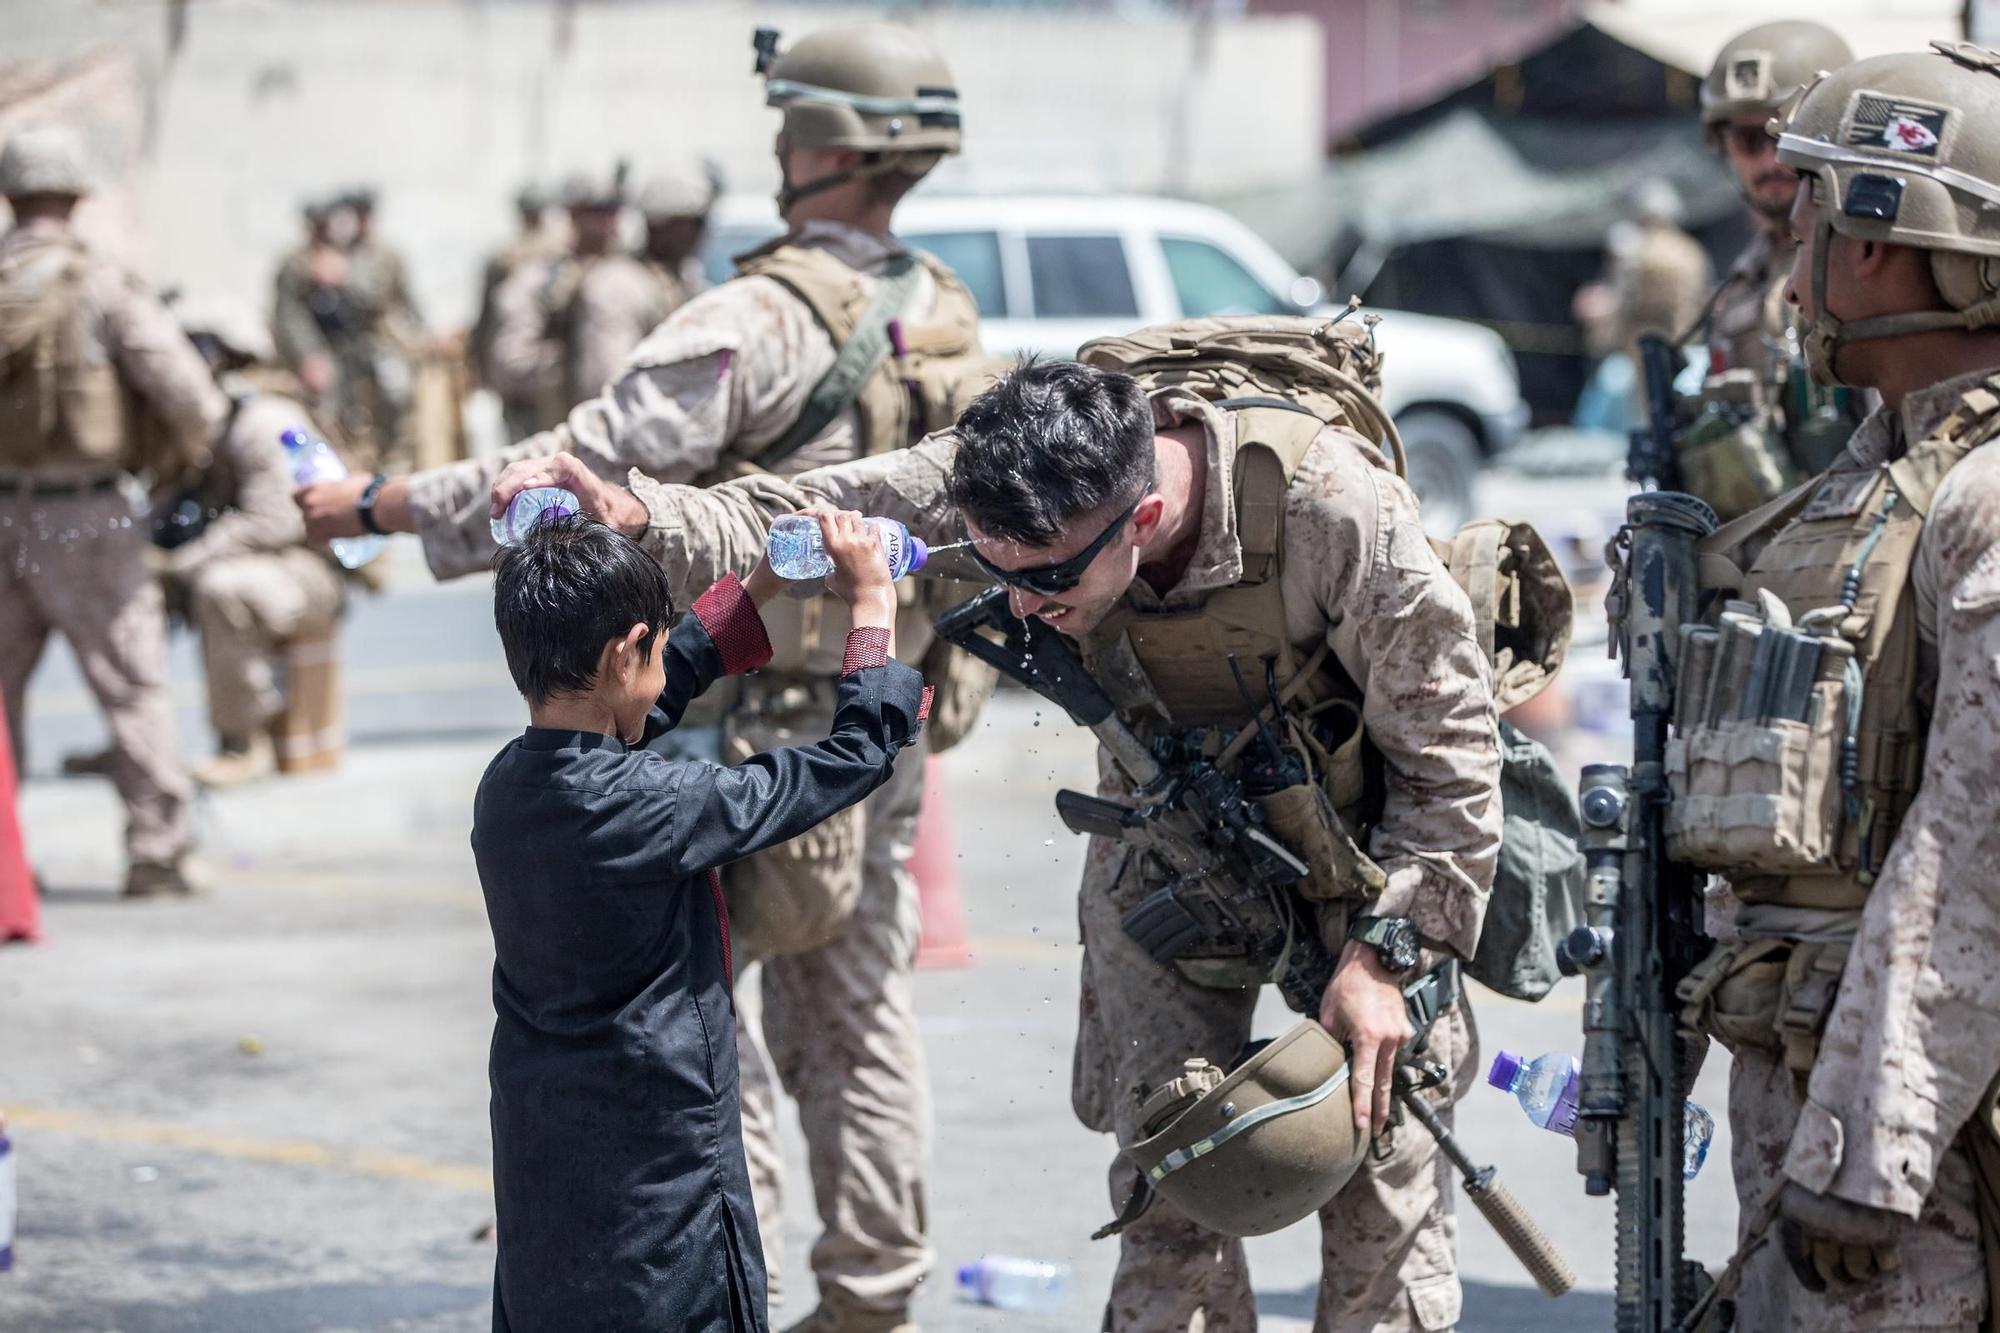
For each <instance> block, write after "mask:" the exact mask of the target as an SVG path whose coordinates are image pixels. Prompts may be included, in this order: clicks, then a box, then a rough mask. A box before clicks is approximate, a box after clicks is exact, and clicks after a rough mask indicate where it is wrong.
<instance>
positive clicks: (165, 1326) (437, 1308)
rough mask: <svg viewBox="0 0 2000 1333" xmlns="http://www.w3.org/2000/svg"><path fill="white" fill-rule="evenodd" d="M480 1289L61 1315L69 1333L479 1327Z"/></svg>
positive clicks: (270, 1295) (356, 1285) (83, 1308)
mask: <svg viewBox="0 0 2000 1333" xmlns="http://www.w3.org/2000/svg"><path fill="white" fill-rule="evenodd" d="M491 1295H492V1291H491V1290H490V1289H489V1288H487V1287H483V1286H480V1287H468V1286H454V1285H451V1284H448V1283H443V1282H403V1283H396V1282H366V1283H364V1282H322V1283H313V1284H308V1285H305V1286H297V1287H269V1288H266V1289H264V1290H262V1291H210V1292H207V1293H205V1294H203V1295H201V1296H197V1297H193V1298H191V1299H189V1300H184V1301H181V1300H176V1301H130V1302H117V1303H107V1304H104V1305H98V1306H88V1305H85V1304H82V1303H79V1305H78V1306H77V1307H75V1308H73V1309H69V1310H66V1311H65V1312H64V1314H63V1319H64V1321H65V1323H66V1325H67V1326H68V1327H71V1328H115V1329H118V1330H120V1333H308V1330H313V1329H335V1328H340V1329H348V1328H381V1327H384V1326H394V1327H402V1326H404V1321H409V1320H419V1319H422V1320H433V1319H439V1318H441V1317H443V1316H447V1315H452V1314H462V1315H463V1316H464V1319H463V1320H462V1321H461V1320H456V1319H454V1320H451V1321H449V1323H448V1324H426V1325H425V1327H426V1328H443V1327H449V1328H453V1329H459V1328H464V1329H473V1328H484V1327H486V1326H487V1322H488V1316H486V1313H485V1310H486V1302H487V1300H488V1298H489V1297H490V1296H491Z"/></svg>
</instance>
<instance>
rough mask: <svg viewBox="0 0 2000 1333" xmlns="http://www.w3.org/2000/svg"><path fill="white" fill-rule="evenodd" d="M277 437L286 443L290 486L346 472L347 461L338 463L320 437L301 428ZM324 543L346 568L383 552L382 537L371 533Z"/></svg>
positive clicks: (344, 474) (341, 474)
mask: <svg viewBox="0 0 2000 1333" xmlns="http://www.w3.org/2000/svg"><path fill="white" fill-rule="evenodd" d="M278 439H279V442H280V443H282V444H283V445H284V446H285V458H286V460H287V461H288V462H290V463H291V465H292V484H293V485H295V486H310V485H312V484H313V483H314V482H318V481H339V480H340V479H341V478H342V477H345V476H346V475H347V464H345V463H343V462H341V461H340V455H339V454H337V453H335V452H334V451H333V446H332V445H330V444H328V443H327V442H326V441H325V440H322V439H321V438H319V436H317V435H313V434H310V433H308V432H306V431H302V430H288V431H286V432H285V433H284V434H283V435H280V436H279V437H278ZM327 545H328V546H329V547H331V548H332V550H333V558H334V559H335V560H338V561H339V562H340V563H341V564H342V565H344V566H345V567H347V568H348V569H359V568H361V567H362V566H363V565H365V564H367V563H368V562H369V561H370V560H373V559H374V558H375V557H376V556H378V555H380V554H382V538H381V536H380V535H379V534H377V533H373V532H370V533H364V534H363V535H361V536H359V537H335V538H334V539H333V540H332V541H330V542H328V543H327Z"/></svg>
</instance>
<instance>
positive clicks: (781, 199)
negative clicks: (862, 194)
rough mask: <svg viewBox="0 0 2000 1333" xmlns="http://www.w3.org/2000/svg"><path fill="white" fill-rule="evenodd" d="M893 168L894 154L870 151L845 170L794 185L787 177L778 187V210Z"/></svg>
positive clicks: (894, 162) (781, 165)
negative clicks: (861, 159)
mask: <svg viewBox="0 0 2000 1333" xmlns="http://www.w3.org/2000/svg"><path fill="white" fill-rule="evenodd" d="M895 168H896V157H895V155H894V154H890V153H870V154H869V155H868V156H867V158H866V159H864V160H863V161H862V162H860V163H859V164H858V165H856V166H852V167H849V168H848V169H847V170H845V171H835V172H830V173H828V174H827V175H824V176H821V177H820V178H819V179H818V180H810V181H807V182H806V183H805V184H803V185H794V184H792V182H791V180H790V179H789V178H787V179H786V180H785V181H784V183H783V184H782V185H780V186H779V187H778V212H779V213H781V214H782V213H783V212H784V211H785V210H786V209H788V208H790V207H791V206H792V205H793V204H795V203H797V202H798V201H799V200H801V199H810V198H811V197H812V196H814V195H816V194H820V193H823V192H824V191H827V190H831V189H835V188H837V187H839V186H842V185H845V184H847V183H848V182H849V181H856V180H867V179H868V178H869V177H871V176H883V175H887V174H888V173H889V172H891V171H893V170H895ZM783 169H784V167H783V162H782V159H781V160H780V165H779V170H780V171H782V170H783Z"/></svg>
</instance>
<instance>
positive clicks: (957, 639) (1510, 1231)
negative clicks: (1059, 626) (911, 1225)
mask: <svg viewBox="0 0 2000 1333" xmlns="http://www.w3.org/2000/svg"><path fill="white" fill-rule="evenodd" d="M1006 596H1007V593H1006V589H1004V588H997V587H996V588H988V589H987V590H986V591H984V592H982V593H980V594H978V595H977V596H975V597H973V598H972V599H971V600H970V601H967V602H962V603H960V604H959V605H957V606H955V607H953V608H952V609H951V610H949V611H947V612H945V613H944V614H943V615H942V616H940V617H939V618H938V621H937V631H938V635H939V637H941V638H943V639H946V640H948V641H949V642H951V643H954V644H957V645H958V646H959V647H960V648H963V649H965V650H966V651H967V652H969V653H971V654H972V655H973V656H975V657H978V658H979V659H981V660H982V661H985V662H987V663H989V664H991V665H992V666H994V667H995V668H997V669H998V670H999V671H1000V672H1001V674H1003V675H1005V676H1007V677H1009V678H1010V679H1012V680H1015V681H1018V682H1020V683H1021V684H1023V685H1025V686H1027V687H1028V688H1029V689H1031V690H1033V691H1034V692H1035V693H1037V694H1039V695H1041V696H1042V697H1043V698H1044V699H1047V700H1048V701H1049V702H1051V703H1053V704H1055V705H1056V706H1057V707H1059V708H1061V709H1063V710H1064V711H1066V712H1067V713H1069V715H1070V716H1071V717H1072V718H1074V719H1075V720H1076V721H1078V722H1080V723H1082V724H1083V725H1084V726H1086V727H1089V728H1090V730H1091V731H1092V732H1094V733H1095V734H1096V736H1097V738H1098V740H1099V741H1101V742H1102V743H1103V744H1104V747H1105V749H1106V750H1107V751H1108V752H1109V753H1110V754H1111V757H1112V759H1113V761H1114V762H1115V763H1116V764H1117V765H1118V767H1119V768H1120V769H1121V770H1123V771H1124V773H1125V775H1126V777H1128V778H1129V779H1131V781H1132V784H1133V787H1134V788H1135V790H1136V793H1137V796H1138V803H1137V804H1136V805H1133V806H1124V805H1118V804H1115V803H1114V802H1111V801H1105V800H1100V799H1098V798H1097V797H1094V796H1085V795H1083V794H1082V793H1081V792H1074V791H1062V792H1058V793H1056V811H1057V813H1058V814H1060V815H1061V816H1062V821H1063V823H1065V824H1067V825H1068V826H1069V828H1070V830H1071V831H1072V832H1076V833H1094V834H1096V835H1098V836H1099V837H1105V838H1113V839H1116V840H1118V841H1119V842H1122V843H1125V844H1126V845H1127V846H1129V847H1131V848H1133V849H1134V850H1135V851H1137V852H1138V853H1140V854H1141V855H1143V856H1147V857H1150V858H1152V859H1153V860H1155V861H1156V862H1157V863H1158V864H1159V865H1160V866H1161V867H1163V868H1164V869H1165V870H1166V871H1167V872H1168V874H1169V876H1170V878H1169V879H1168V882H1167V883H1166V885H1165V886H1164V887H1162V888H1159V889H1156V890H1154V891H1153V892H1152V893H1151V894H1149V895H1148V896H1147V897H1146V898H1145V900H1144V901H1142V902H1141V903H1140V904H1139V905H1138V906H1137V907H1135V908H1133V909H1132V910H1131V911H1130V912H1128V913H1126V915H1125V918H1124V920H1123V922H1121V924H1122V925H1123V926H1124V928H1125V932H1126V933H1127V934H1129V935H1131V936H1132V937H1133V938H1134V939H1135V940H1137V941H1138V942H1139V944H1140V945H1141V946H1142V947H1143V948H1144V949H1145V950H1146V952H1147V953H1148V954H1149V955H1150V956H1151V957H1152V958H1153V959H1154V960H1156V961H1158V962H1161V963H1171V962H1174V961H1176V960H1178V959H1181V958H1186V957H1193V956H1197V955H1198V954H1214V955H1228V956H1248V957H1250V958H1252V959H1254V960H1256V962H1257V963H1258V964H1259V965H1260V966H1263V967H1267V968H1268V969H1269V971H1270V976H1271V978H1272V980H1273V981H1274V982H1275V983H1276V985H1277V987H1278V989H1279V991H1280V992H1281V993H1282V994H1283V995H1284V997H1285V1003H1286V1004H1288V1005H1289V1006H1291V1008H1292V1009H1294V1010H1296V1011H1297V1012H1299V1013H1302V1014H1308V1015H1312V1016H1315V1017H1316V1016H1317V1015H1318V1014H1319V1006H1320V1000H1321V998H1322V997H1323V996H1324V995H1325V993H1326V988H1327V985H1328V984H1329V983H1330V982H1331V981H1332V980H1333V970H1334V964H1335V962H1336V961H1337V960H1336V959H1335V958H1334V956H1333V954H1332V953H1331V952H1330V951H1328V949H1327V947H1326V946H1325V944H1323V943H1322V942H1321V940H1320V935H1319V931H1318V928H1317V923H1316V922H1314V921H1313V919H1312V914H1311V908H1310V906H1309V905H1308V904H1307V903H1305V902H1304V901H1303V900H1302V899H1301V898H1300V897H1299V896H1298V894H1297V893H1295V892H1294V891H1293V889H1292V886H1293V885H1295V884H1297V883H1298V881H1300V880H1302V879H1304V878H1305V877H1306V875H1307V874H1308V873H1309V871H1310V868H1309V867H1308V866H1307V865H1306V864H1305V863H1304V862H1303V861H1301V860H1299V858H1298V857H1296V856H1294V855H1293V854H1292V853H1291V852H1290V851H1288V850H1287V849H1286V848H1285V847H1284V846H1283V844H1281V843H1279V842H1278V841H1277V840H1276V839H1275V838H1273V837H1272V836H1271V835H1270V834H1268V833H1266V832H1265V831H1264V829H1263V828H1262V821H1263V810H1262V807H1261V806H1260V805H1259V804H1258V802H1257V800H1256V799H1255V798H1254V797H1253V796H1252V795H1251V794H1249V793H1248V792H1247V791H1246V789H1245V785H1244V783H1243V782H1242V781H1241V780H1239V779H1238V778H1236V777H1233V776H1231V775H1230V774H1228V773H1225V772H1223V771H1222V769H1220V768H1219V767H1217V766H1216V765H1215V764H1213V763H1211V762H1209V761H1208V760H1207V759H1205V758H1200V757H1193V756H1187V755H1185V754H1178V753H1174V752H1173V747H1171V745H1162V746H1161V747H1160V753H1156V752H1155V749H1154V748H1153V747H1150V746H1148V745H1146V744H1145V743H1144V742H1143V741H1141V740H1140V739H1139V738H1138V736H1136V735H1135V734H1134V733H1133V731H1132V729H1131V728H1130V727H1128V726H1126V725H1125V724H1124V723H1123V722H1121V721H1119V720H1118V717H1117V714H1116V708H1115V706H1114V705H1113V703H1112V701H1111V697H1110V696H1109V695H1108V694H1106V693H1105V691H1104V689H1103V687H1102V686H1100V685H1099V684H1098V683H1097V682H1096V681H1095V680H1093V679H1092V678H1091V676H1090V673H1089V672H1088V671H1086V670H1085V669H1084V666H1083V662H1082V661H1081V659H1080V658H1079V657H1078V656H1077V654H1076V651H1075V650H1074V649H1073V648H1072V647H1070V645H1069V643H1068V642H1067V641H1066V640H1064V638H1063V637H1062V635H1061V634H1059V633H1057V632H1056V631H1055V630H1053V629H1050V628H1049V627H1048V626H1047V625H1045V624H1043V623H1042V622H1041V621H1039V620H1036V619H1033V618H1029V619H1025V620H1024V619H1021V618H1018V617H1016V616H1014V615H1012V614H1010V613H1009V612H1008V609H1007V601H1006ZM1251 725H1252V726H1253V727H1254V726H1256V725H1258V724H1256V723H1254V722H1253V723H1252V724H1251ZM1163 755H1171V756H1172V757H1173V759H1174V761H1175V762H1174V763H1173V764H1172V765H1171V766H1169V765H1168V764H1167V763H1165V762H1163V758H1162V756H1163ZM1283 780H1284V779H1282V778H1281V779H1280V781H1283ZM1291 780H1293V781H1303V780H1304V775H1303V772H1302V771H1301V772H1300V773H1299V774H1297V775H1294V776H1293V777H1292V778H1291ZM1458 986H1459V980H1458V970H1457V968H1456V967H1455V966H1452V965H1449V964H1447V965H1446V966H1445V967H1443V968H1440V969H1438V970H1436V971H1434V972H1431V973H1429V974H1427V975H1425V976H1423V977H1421V978H1419V979H1418V980H1417V981H1416V982H1414V983H1412V984H1411V985H1410V986H1409V987H1407V988H1406V989H1405V991H1404V1003H1405V1005H1406V1006H1407V1008H1408V1010H1409V1014H1410V1025H1411V1028H1412V1029H1413V1031H1414V1032H1415V1034H1416V1035H1415V1036H1414V1037H1413V1038H1412V1040H1411V1041H1410V1042H1409V1044H1408V1045H1407V1046H1406V1047H1405V1048H1404V1050H1403V1053H1402V1058H1401V1060H1400V1062H1399V1064H1398V1066H1397V1071H1396V1087H1395V1096H1396V1103H1397V1105H1398V1106H1399V1107H1400V1108H1401V1109H1402V1110H1404V1111H1406V1112H1408V1113H1409V1115H1410V1116H1412V1117H1413V1118H1414V1119H1415V1120H1416V1121H1417V1122H1418V1123H1419V1124H1421V1125H1422V1126H1423V1127H1424V1129H1425V1130H1426V1131H1427V1132H1428V1133H1429V1134H1430V1135H1431V1137H1432V1138H1434V1139H1436V1140H1437V1143H1438V1146H1439V1149H1440V1151H1442V1152H1443V1153H1444V1155H1445V1157H1446V1158H1447V1159H1448V1160H1449V1161H1450V1162H1451V1163H1452V1165H1453V1166H1454V1167H1455V1168H1457V1170H1458V1171H1459V1173H1460V1175H1461V1177H1462V1178H1463V1180H1464V1184H1465V1189H1466V1193H1467V1195H1468V1196H1469V1197H1471V1199H1472V1201H1473V1203H1474V1204H1475V1205H1477V1206H1478V1208H1479V1210H1480V1212H1481V1213H1482V1214H1484V1215H1485V1217H1486V1219H1487V1220H1488V1221H1489V1222H1491V1223H1492V1225H1493V1228H1494V1230H1495V1231H1496V1232H1498V1233H1499V1235H1500V1238H1501V1239H1502V1240H1503V1241H1505V1242H1506V1243H1507V1246H1508V1248H1509V1249H1511V1250H1512V1251H1513V1252H1514V1255H1515V1257H1516V1258H1518V1259H1519V1260H1520V1261H1521V1264H1522V1266H1523V1267H1525V1268H1526V1269H1527V1270H1528V1272H1529V1273H1530V1274H1531V1275H1533V1277H1534V1279H1535V1281H1536V1282H1537V1283H1538V1284H1539V1285H1540V1286H1541V1288H1542V1290H1544V1291H1546V1292H1547V1293H1548V1294H1549V1295H1551V1296H1560V1295H1562V1294H1563V1293H1564V1292H1566V1291H1568V1290H1569V1289H1570V1288H1571V1287H1573V1286H1574V1285H1576V1274H1575V1272H1574V1271H1573V1270H1572V1269H1571V1268H1570V1266H1569V1264H1568V1262H1567V1261H1565V1260H1564V1259H1563V1257H1562V1255H1561V1254H1559V1253H1557V1251H1556V1249H1555V1247H1554V1246H1553V1245H1551V1244H1550V1243H1549V1241H1548V1239H1547V1238H1546V1237H1545V1236H1544V1235H1543V1234H1542V1231H1541V1229H1540V1228H1539V1227H1537V1226H1536V1225H1535V1223H1534V1221H1533V1219H1531V1218H1530V1217H1529V1216H1528V1215H1527V1213H1526V1212H1525V1211H1524V1210H1523V1209H1522V1208H1521V1206H1520V1204H1518V1203H1517V1202H1515V1200H1514V1196H1513V1195H1512V1194H1511V1193H1509V1192H1508V1190H1507V1188H1506V1187H1505V1186H1504V1185H1502V1184H1501V1183H1500V1182H1499V1181H1498V1180H1496V1179H1495V1173H1494V1169H1493V1168H1492V1167H1490V1166H1487V1167H1482V1166H1479V1165H1478V1164H1477V1163H1476V1162H1474V1161H1473V1160H1472V1158H1471V1157H1470V1156H1468V1155H1467V1154H1466V1152H1465V1150H1464V1149H1463V1148H1462V1147H1460V1146H1459V1143H1458V1140H1457V1139H1455V1138H1454V1137H1453V1136H1452V1134H1451V1131H1450V1130H1449V1129H1448V1128H1446V1126H1445V1124H1444V1122H1443V1121H1442V1120H1440V1119H1439V1117H1438V1115H1437V1113H1436V1112H1435V1111H1434V1110H1432V1108H1431V1106H1430V1103H1429V1102H1427V1101H1426V1100H1425V1099H1424V1098H1423V1096H1422V1095H1421V1094H1422V1093H1423V1092H1424V1091H1425V1090H1426V1089H1429V1088H1434V1087H1438V1086H1442V1085H1446V1084H1448V1083H1449V1080H1450V1074H1449V1071H1447V1070H1446V1069H1445V1068H1444V1067H1443V1066H1442V1065H1440V1064H1438V1063H1436V1062H1435V1061H1434V1060H1431V1059H1430V1058H1429V1055H1428V1050H1427V1043H1428V1038H1429V1036H1430V1029H1431V1025H1432V1023H1433V1022H1434V1021H1435V1020H1436V1019H1437V1017H1438V1015H1439V1014H1440V1013H1442V1012H1443V1011H1444V1010H1445V1009H1446V1008H1448V1007H1449V1006H1450V1004H1452V1003H1454V1002H1455V1001H1456V999H1457V990H1458ZM1131 1216H1133V1217H1136V1216H1137V1213H1136V1212H1134V1213H1132V1214H1131ZM1128 1220H1129V1219H1128ZM1112 1230H1115V1227H1114V1228H1107V1229H1106V1231H1105V1232H1100V1233H1099V1234H1100V1235H1103V1234H1109V1233H1110V1232H1111V1231H1112Z"/></svg>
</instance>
